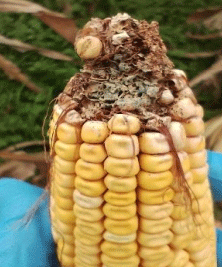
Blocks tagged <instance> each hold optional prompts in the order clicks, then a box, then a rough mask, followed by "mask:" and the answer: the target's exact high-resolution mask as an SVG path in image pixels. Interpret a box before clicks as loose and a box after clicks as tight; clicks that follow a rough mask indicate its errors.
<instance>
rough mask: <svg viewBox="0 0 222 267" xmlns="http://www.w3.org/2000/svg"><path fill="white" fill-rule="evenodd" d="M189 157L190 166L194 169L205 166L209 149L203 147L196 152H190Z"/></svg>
mask: <svg viewBox="0 0 222 267" xmlns="http://www.w3.org/2000/svg"><path fill="white" fill-rule="evenodd" d="M189 159H190V167H191V168H192V169H194V168H200V167H203V166H205V165H206V163H207V151H206V150H205V149H203V150H200V151H198V152H196V153H193V154H189Z"/></svg>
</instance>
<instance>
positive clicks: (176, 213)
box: [170, 204, 190, 220]
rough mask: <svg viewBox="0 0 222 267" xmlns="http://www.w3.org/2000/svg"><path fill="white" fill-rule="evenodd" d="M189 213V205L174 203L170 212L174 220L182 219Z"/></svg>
mask: <svg viewBox="0 0 222 267" xmlns="http://www.w3.org/2000/svg"><path fill="white" fill-rule="evenodd" d="M189 215H190V210H189V206H187V205H179V204H177V205H174V207H173V212H172V213H171V215H170V216H171V218H173V219H174V220H183V219H186V218H187V217H188V216H189Z"/></svg>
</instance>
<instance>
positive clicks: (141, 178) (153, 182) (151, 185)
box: [137, 171, 173, 190]
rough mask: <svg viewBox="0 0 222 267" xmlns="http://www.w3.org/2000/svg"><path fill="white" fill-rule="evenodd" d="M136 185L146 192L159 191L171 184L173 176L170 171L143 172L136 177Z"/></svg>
mask: <svg viewBox="0 0 222 267" xmlns="http://www.w3.org/2000/svg"><path fill="white" fill-rule="evenodd" d="M137 180H138V185H139V186H140V187H141V188H143V189H146V190H161V189H163V188H166V187H168V186H169V185H170V184H171V183H172V182H173V174H172V172H170V171H164V172H157V173H152V172H145V171H140V172H139V173H138V175H137Z"/></svg>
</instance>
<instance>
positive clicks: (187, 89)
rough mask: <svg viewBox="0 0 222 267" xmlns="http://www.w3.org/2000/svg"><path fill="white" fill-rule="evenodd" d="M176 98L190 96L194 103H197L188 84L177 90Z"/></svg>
mask: <svg viewBox="0 0 222 267" xmlns="http://www.w3.org/2000/svg"><path fill="white" fill-rule="evenodd" d="M178 98H179V99H183V98H190V99H191V100H192V102H193V103H194V104H197V99H196V97H195V95H194V93H193V90H192V89H191V88H190V87H189V86H186V87H185V88H184V89H183V90H181V91H179V92H178Z"/></svg>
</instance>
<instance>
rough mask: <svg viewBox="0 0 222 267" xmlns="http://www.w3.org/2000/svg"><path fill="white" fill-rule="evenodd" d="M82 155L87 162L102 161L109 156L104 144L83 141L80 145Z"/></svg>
mask: <svg viewBox="0 0 222 267" xmlns="http://www.w3.org/2000/svg"><path fill="white" fill-rule="evenodd" d="M79 153H80V157H81V158H82V159H83V160H84V161H87V162H92V163H101V162H103V161H104V160H105V158H106V157H107V154H106V150H105V147H104V145H103V144H88V143H83V144H82V145H81V146H80V151H79Z"/></svg>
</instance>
